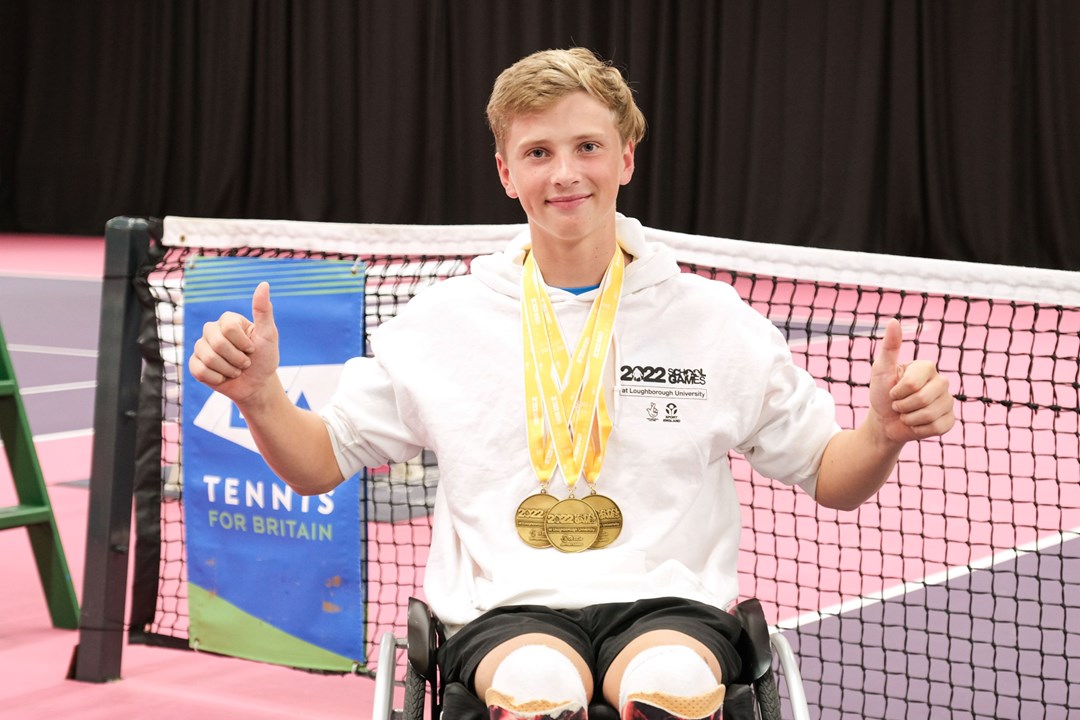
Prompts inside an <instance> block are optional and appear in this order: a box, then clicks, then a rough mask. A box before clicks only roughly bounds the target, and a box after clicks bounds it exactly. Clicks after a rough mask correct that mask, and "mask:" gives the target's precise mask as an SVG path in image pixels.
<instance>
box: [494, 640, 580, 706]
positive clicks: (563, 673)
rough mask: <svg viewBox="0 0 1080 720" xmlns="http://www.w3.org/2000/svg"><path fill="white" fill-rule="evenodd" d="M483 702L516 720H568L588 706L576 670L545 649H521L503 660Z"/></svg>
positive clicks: (567, 662) (530, 646)
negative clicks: (540, 719) (546, 719)
mask: <svg viewBox="0 0 1080 720" xmlns="http://www.w3.org/2000/svg"><path fill="white" fill-rule="evenodd" d="M484 700H485V702H486V703H487V705H488V706H489V707H491V706H495V707H499V708H504V709H506V710H510V711H513V712H514V713H517V714H518V715H519V716H520V717H570V716H571V714H572V713H574V712H576V711H581V712H582V713H584V711H585V708H587V703H588V700H587V698H586V696H585V684H584V683H583V682H582V679H581V674H580V673H579V672H578V669H577V667H575V666H574V663H573V662H571V661H570V658H568V657H566V656H565V655H563V654H562V653H561V652H559V651H558V650H555V649H554V648H550V647H548V646H546V645H525V646H523V647H520V648H518V649H517V650H514V651H513V652H511V653H510V654H509V655H507V656H506V657H505V658H503V661H502V662H501V663H499V665H498V667H496V668H495V675H494V676H493V677H492V679H491V688H490V689H489V690H488V691H487V694H486V696H485V697H484ZM573 717H578V716H577V715H573ZM580 717H582V718H584V717H585V715H584V714H582V715H580Z"/></svg>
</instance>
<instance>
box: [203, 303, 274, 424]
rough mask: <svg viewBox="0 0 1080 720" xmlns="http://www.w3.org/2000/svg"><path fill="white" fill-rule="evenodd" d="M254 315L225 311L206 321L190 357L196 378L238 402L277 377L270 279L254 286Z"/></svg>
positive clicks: (252, 309) (252, 308) (252, 312)
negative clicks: (248, 316)
mask: <svg viewBox="0 0 1080 720" xmlns="http://www.w3.org/2000/svg"><path fill="white" fill-rule="evenodd" d="M251 318H252V319H251V320H248V319H247V318H246V317H244V316H243V315H240V314H239V313H234V312H226V313H224V314H222V316H221V317H220V318H218V319H217V320H215V321H213V322H208V323H206V324H205V325H203V334H202V337H200V338H199V339H198V340H197V341H196V342H195V347H194V349H193V351H192V354H191V358H190V359H189V360H188V368H189V369H190V370H191V374H192V376H193V377H194V378H195V379H196V380H198V381H199V382H202V383H205V384H206V385H207V386H209V387H211V388H213V389H214V390H217V391H218V392H220V393H221V394H223V395H225V396H226V397H228V398H229V399H230V400H232V401H233V402H236V403H237V404H241V403H243V402H244V401H245V400H248V399H250V398H252V397H254V396H255V395H257V394H259V393H260V392H261V391H262V390H264V389H265V388H266V387H267V385H268V382H269V381H270V380H271V378H276V373H277V368H278V363H279V362H280V354H279V352H278V330H277V325H276V324H275V323H274V307H273V305H272V304H271V302H270V285H269V283H265V282H263V283H259V286H258V287H257V288H255V293H254V294H253V295H252V297H251Z"/></svg>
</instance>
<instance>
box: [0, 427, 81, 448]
mask: <svg viewBox="0 0 1080 720" xmlns="http://www.w3.org/2000/svg"><path fill="white" fill-rule="evenodd" d="M93 434H94V428H82V429H81V430H62V431H60V432H54V433H42V434H40V435H35V436H34V442H35V443H46V442H51V441H53V440H75V439H76V438H84V437H90V436H92V435H93ZM0 447H4V443H3V442H0Z"/></svg>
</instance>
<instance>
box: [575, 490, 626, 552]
mask: <svg viewBox="0 0 1080 720" xmlns="http://www.w3.org/2000/svg"><path fill="white" fill-rule="evenodd" d="M582 502H583V503H585V504H586V505H588V506H589V507H591V508H592V509H593V510H595V511H596V516H597V518H598V519H599V520H600V533H599V534H598V535H597V536H596V542H594V543H593V544H592V547H593V549H594V550H599V549H600V548H605V547H607V546H608V545H610V544H611V543H613V542H615V538H617V537H619V533H621V532H622V526H623V519H622V510H620V509H619V506H618V505H616V504H615V501H614V500H612V499H611V498H609V497H607V496H606V495H597V494H593V495H589V496H587V497H586V498H585V499H584V500H582Z"/></svg>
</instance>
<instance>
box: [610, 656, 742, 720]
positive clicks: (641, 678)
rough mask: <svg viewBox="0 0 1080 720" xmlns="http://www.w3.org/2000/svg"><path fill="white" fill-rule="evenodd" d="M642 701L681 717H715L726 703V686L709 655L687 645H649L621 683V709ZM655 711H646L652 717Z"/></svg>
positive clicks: (635, 657) (629, 665)
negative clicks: (715, 671) (714, 672)
mask: <svg viewBox="0 0 1080 720" xmlns="http://www.w3.org/2000/svg"><path fill="white" fill-rule="evenodd" d="M631 702H638V703H644V704H646V705H651V706H653V707H656V708H662V709H663V710H666V711H667V712H668V713H670V714H671V715H674V716H676V717H679V718H712V717H719V715H718V714H717V713H718V712H719V711H720V708H721V706H722V705H723V704H724V686H723V685H721V684H720V683H718V682H717V681H716V677H715V676H714V675H713V673H712V670H711V669H710V668H709V664H708V663H707V662H705V658H703V657H701V656H700V655H698V654H697V653H696V652H695V651H694V650H692V649H691V648H688V647H686V646H684V645H660V646H657V647H651V648H646V649H645V650H642V651H641V652H640V653H638V654H637V655H635V656H634V658H633V659H632V660H631V661H630V663H629V664H628V665H627V666H626V671H625V672H624V673H623V676H622V682H621V684H620V685H619V709H620V712H621V713H623V714H624V715H625V712H626V706H627V703H631ZM649 716H651V715H646V717H649Z"/></svg>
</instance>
